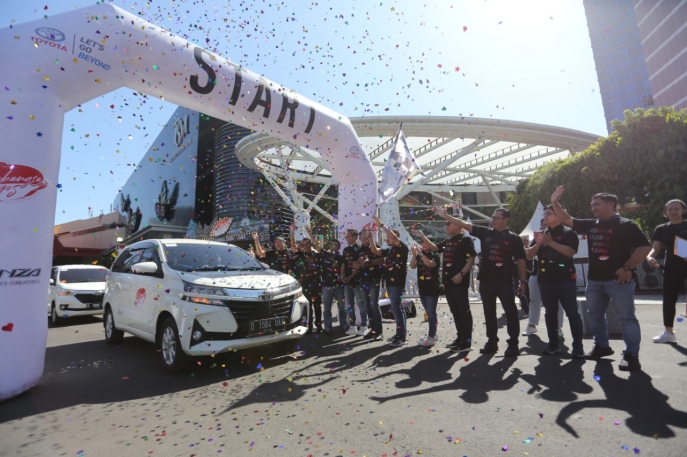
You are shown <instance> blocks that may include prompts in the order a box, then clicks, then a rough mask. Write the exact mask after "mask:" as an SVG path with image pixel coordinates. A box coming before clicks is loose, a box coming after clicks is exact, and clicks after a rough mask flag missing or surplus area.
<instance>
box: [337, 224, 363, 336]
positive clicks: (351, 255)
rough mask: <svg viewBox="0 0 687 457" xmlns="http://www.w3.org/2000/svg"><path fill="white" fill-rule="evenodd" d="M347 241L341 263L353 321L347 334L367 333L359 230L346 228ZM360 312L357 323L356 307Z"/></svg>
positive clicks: (360, 334)
mask: <svg viewBox="0 0 687 457" xmlns="http://www.w3.org/2000/svg"><path fill="white" fill-rule="evenodd" d="M344 237H345V238H346V242H347V243H348V246H346V247H345V248H344V249H343V260H344V261H343V264H342V265H341V281H342V282H343V283H344V292H345V296H346V308H347V309H348V314H349V316H350V317H349V321H351V322H353V325H350V326H349V327H348V328H347V329H346V335H358V336H365V335H367V308H366V307H365V297H364V295H363V294H364V291H363V288H362V287H361V286H360V278H359V274H360V264H359V263H358V258H359V257H360V245H359V244H358V231H357V230H355V229H348V230H346V235H344ZM356 307H357V308H358V311H359V313H360V322H358V323H357V328H356V325H355V321H356V317H355V309H356Z"/></svg>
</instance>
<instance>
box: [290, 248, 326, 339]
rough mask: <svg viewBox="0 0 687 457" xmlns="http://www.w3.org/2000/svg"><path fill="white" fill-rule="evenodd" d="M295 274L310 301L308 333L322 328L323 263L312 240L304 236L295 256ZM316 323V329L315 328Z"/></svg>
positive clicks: (320, 330)
mask: <svg viewBox="0 0 687 457" xmlns="http://www.w3.org/2000/svg"><path fill="white" fill-rule="evenodd" d="M293 275H294V276H295V277H296V279H297V280H298V282H299V283H300V285H301V287H302V288H303V295H304V296H305V298H307V299H308V302H309V303H310V313H308V330H307V331H306V335H307V334H310V333H313V331H316V332H317V333H321V332H322V331H323V330H322V277H321V275H322V265H321V257H320V254H319V253H317V252H315V251H313V249H312V241H311V240H310V239H309V238H303V239H302V240H301V241H300V242H299V243H298V252H297V253H296V254H295V255H294V256H293ZM313 324H314V327H315V328H314V330H313Z"/></svg>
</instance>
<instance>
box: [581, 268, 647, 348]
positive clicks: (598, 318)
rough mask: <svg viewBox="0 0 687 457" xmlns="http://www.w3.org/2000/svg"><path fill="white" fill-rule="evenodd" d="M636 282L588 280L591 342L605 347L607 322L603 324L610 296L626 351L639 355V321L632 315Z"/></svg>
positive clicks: (606, 343) (587, 294) (587, 292)
mask: <svg viewBox="0 0 687 457" xmlns="http://www.w3.org/2000/svg"><path fill="white" fill-rule="evenodd" d="M634 290H635V282H634V280H632V281H629V282H627V283H625V284H619V283H617V282H615V281H591V280H590V281H589V283H588V284H587V291H586V293H585V295H586V296H587V306H588V310H587V313H588V314H589V319H590V320H591V323H592V332H593V333H594V342H595V343H596V344H598V345H599V346H601V347H608V325H607V324H606V310H607V309H608V303H609V300H610V299H613V306H614V307H615V312H616V314H617V315H618V320H620V327H621V328H622V329H623V340H624V341H625V347H626V348H625V351H626V352H627V353H628V354H631V355H634V356H637V355H639V342H640V341H641V339H642V336H641V334H640V332H639V322H638V321H637V316H636V315H635V298H634Z"/></svg>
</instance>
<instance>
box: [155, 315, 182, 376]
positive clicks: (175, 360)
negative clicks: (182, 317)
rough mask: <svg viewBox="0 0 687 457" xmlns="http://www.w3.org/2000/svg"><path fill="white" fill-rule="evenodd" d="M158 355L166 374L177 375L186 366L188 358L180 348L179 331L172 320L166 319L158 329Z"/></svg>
mask: <svg viewBox="0 0 687 457" xmlns="http://www.w3.org/2000/svg"><path fill="white" fill-rule="evenodd" d="M159 338H160V355H161V357H162V364H163V365H164V367H165V370H166V371H167V372H168V373H179V372H181V371H183V370H184V369H185V368H186V367H187V366H188V361H189V360H188V356H187V355H186V353H185V352H184V350H183V349H182V348H181V340H180V339H179V331H178V330H177V324H176V323H175V322H174V319H173V318H171V317H168V318H167V319H166V320H165V321H164V322H163V323H162V327H161V328H160V337H159Z"/></svg>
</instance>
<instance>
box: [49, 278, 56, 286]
mask: <svg viewBox="0 0 687 457" xmlns="http://www.w3.org/2000/svg"><path fill="white" fill-rule="evenodd" d="M50 285H51V286H54V285H55V280H54V279H52V278H50Z"/></svg>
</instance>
